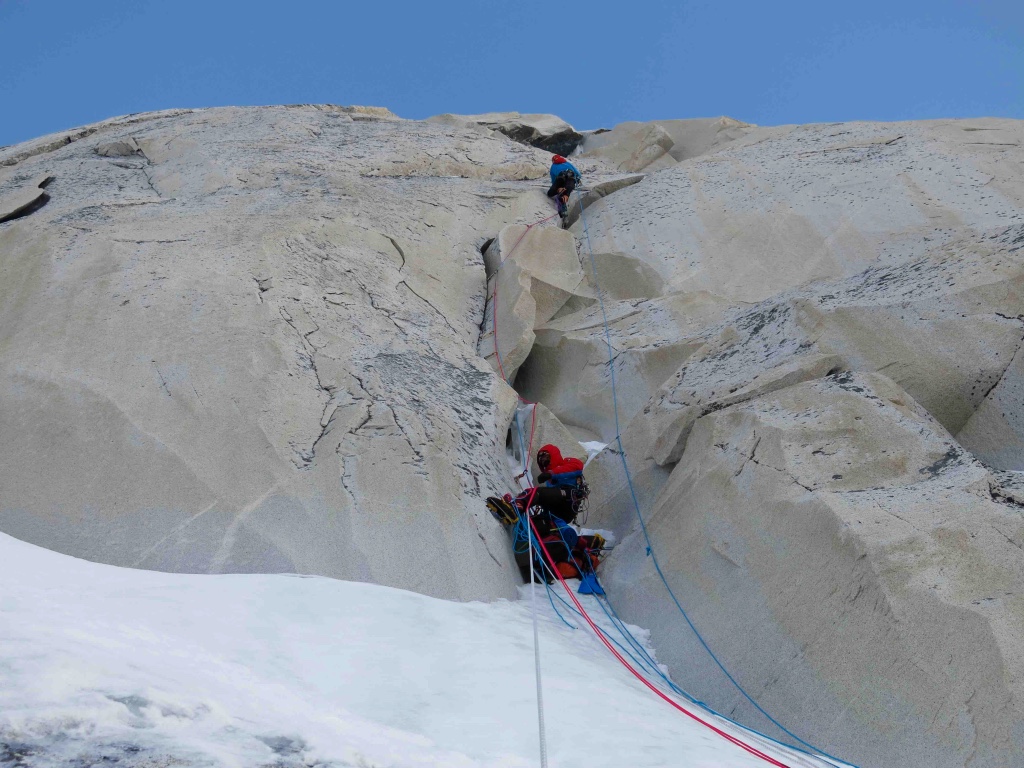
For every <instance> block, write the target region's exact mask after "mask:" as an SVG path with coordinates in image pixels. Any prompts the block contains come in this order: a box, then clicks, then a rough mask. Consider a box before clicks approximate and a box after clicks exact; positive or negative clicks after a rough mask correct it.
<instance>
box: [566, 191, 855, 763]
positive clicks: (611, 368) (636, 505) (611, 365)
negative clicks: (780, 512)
mask: <svg viewBox="0 0 1024 768" xmlns="http://www.w3.org/2000/svg"><path fill="white" fill-rule="evenodd" d="M577 202H578V203H579V205H580V221H581V222H582V224H583V233H584V237H585V241H586V245H587V254H588V256H589V259H590V268H591V272H592V273H593V276H594V292H595V293H596V294H597V300H598V304H599V305H600V308H601V320H602V323H603V325H604V338H605V344H606V345H607V347H608V375H609V378H610V380H611V390H612V409H613V411H614V416H615V443H616V445H617V447H618V453H619V458H620V460H621V461H622V471H623V473H624V474H625V476H626V484H627V485H628V486H629V495H630V497H631V498H632V501H633V509H634V510H635V512H636V516H637V519H638V520H639V521H640V529H641V531H643V535H644V541H645V542H646V544H647V555H648V556H649V557H650V558H651V561H652V563H653V564H654V568H655V570H656V571H657V573H658V577H659V578H660V579H661V583H662V584H664V585H665V589H666V590H667V591H668V594H669V596H670V597H671V598H672V602H673V603H675V606H676V608H678V609H679V612H680V613H681V614H682V616H683V618H684V619H685V620H686V623H687V625H689V627H690V629H691V630H692V631H693V634H694V636H695V637H696V638H697V639H698V640H699V641H700V644H701V645H702V646H703V648H704V650H705V651H707V652H708V655H709V656H710V657H711V658H712V659H713V660H714V662H715V664H716V665H717V666H718V668H719V669H720V670H721V671H722V673H723V674H724V675H725V676H726V678H727V679H728V680H729V682H730V683H732V684H733V686H734V687H735V688H736V690H737V691H739V692H740V693H741V694H742V695H743V697H744V698H745V699H746V700H747V701H749V702H750V703H751V704H752V705H753V706H754V707H755V708H756V709H757V711H758V712H760V713H761V714H762V715H764V716H765V717H766V718H768V720H770V721H771V722H772V724H774V725H775V726H776V727H777V728H778V729H779V730H780V731H782V732H783V733H785V734H786V735H787V736H789V737H790V738H792V739H795V740H796V741H798V742H799V743H800V744H803V745H804V746H805V747H807V748H808V749H810V750H813V751H814V752H816V753H818V754H820V755H822V756H824V757H827V758H829V759H830V760H835V761H837V762H843V761H841V760H840V759H839V758H837V757H834V756H833V755H830V754H829V753H828V752H825V751H824V750H822V749H819V748H818V747H815V746H814V745H813V744H810V743H808V742H806V741H804V740H803V739H801V738H800V737H799V736H797V735H796V734H795V733H793V732H792V731H791V730H789V729H788V728H786V727H785V726H784V725H783V724H782V723H780V722H779V721H778V720H776V719H775V718H774V717H772V716H771V715H770V714H768V712H767V711H765V709H764V708H763V707H762V706H761V705H760V704H758V703H757V702H756V701H755V700H754V698H753V697H752V696H751V695H750V694H749V693H747V692H746V690H745V689H744V688H743V686H741V685H740V684H739V682H737V681H736V678H734V677H733V676H732V675H731V674H730V673H729V670H728V669H726V668H725V665H724V664H723V663H722V662H721V660H720V659H719V658H718V656H716V655H715V653H714V651H712V650H711V647H710V646H709V645H708V644H707V642H706V641H705V640H704V637H703V636H702V635H701V633H700V632H699V631H698V630H697V627H696V626H695V625H694V623H693V621H691V620H690V617H689V615H688V614H687V613H686V611H685V610H684V608H683V606H682V605H681V604H680V602H679V599H678V598H677V597H676V595H675V592H673V590H672V587H671V586H670V585H669V583H668V579H666V578H665V574H664V573H663V572H662V570H661V564H660V563H659V562H658V556H657V554H655V552H654V545H653V544H652V543H651V537H650V534H649V533H648V531H647V524H646V522H645V521H644V517H643V515H642V514H641V512H640V502H639V501H638V500H637V497H636V489H635V488H634V487H633V478H632V475H631V474H630V471H629V465H628V463H627V461H626V449H625V447H624V446H623V445H622V435H621V428H620V426H619V402H618V394H617V390H616V386H615V362H614V360H615V352H614V348H613V347H612V340H611V330H610V328H609V325H608V313H607V311H606V309H605V305H604V296H603V293H602V291H601V286H600V284H599V283H598V280H597V263H596V262H595V260H594V250H593V247H592V246H591V243H590V229H589V227H588V226H587V218H586V215H585V214H584V206H583V199H582V197H581V196H580V195H579V193H578V192H577ZM848 765H852V764H849V763H848ZM854 768H856V766H854Z"/></svg>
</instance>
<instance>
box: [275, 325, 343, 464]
mask: <svg viewBox="0 0 1024 768" xmlns="http://www.w3.org/2000/svg"><path fill="white" fill-rule="evenodd" d="M278 313H279V314H280V315H281V319H282V320H284V321H285V322H286V323H287V324H288V325H289V326H290V327H291V329H292V330H293V331H295V334H296V335H297V336H298V337H299V342H300V344H301V345H302V349H301V350H300V351H299V356H300V359H302V360H303V361H304V362H305V365H303V366H302V367H303V368H305V369H306V370H308V371H310V372H311V373H312V374H313V378H314V379H315V380H316V388H317V389H318V390H320V391H321V392H323V393H324V394H326V395H327V402H326V403H325V404H324V409H323V412H322V413H321V416H320V430H319V432H318V434H317V436H316V438H315V439H314V440H313V443H312V445H311V446H310V447H309V448H308V449H305V448H298V447H296V446H295V445H294V444H292V450H293V451H294V452H295V454H296V456H297V457H298V459H297V460H296V459H295V458H293V459H292V463H293V464H295V466H296V468H297V469H309V468H310V466H312V464H313V459H315V458H316V448H317V445H318V444H319V443H320V441H321V440H322V439H323V438H324V436H325V435H326V434H327V432H328V431H329V430H330V427H331V424H332V423H333V421H334V413H335V411H336V410H337V407H335V408H334V409H333V410H331V413H330V415H329V416H328V409H330V408H331V405H332V403H333V398H334V388H333V387H329V386H327V385H325V384H324V383H323V380H322V379H321V378H320V370H319V369H318V368H317V363H316V355H317V348H316V346H315V345H314V344H313V343H312V341H310V338H309V337H310V336H312V335H313V334H314V333H316V332H317V331H319V330H320V326H319V325H318V324H317V323H316V321H315V320H313V319H312V318H309V321H310V322H311V323H312V324H313V330H312V331H309V332H308V333H303V332H302V331H301V330H299V328H298V326H297V325H295V320H294V319H293V318H292V316H291V315H290V314H289V313H288V310H287V309H285V308H284V307H280V308H279V309H278ZM307 317H309V316H308V314H307Z"/></svg>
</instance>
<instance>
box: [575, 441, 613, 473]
mask: <svg viewBox="0 0 1024 768" xmlns="http://www.w3.org/2000/svg"><path fill="white" fill-rule="evenodd" d="M580 445H582V446H583V450H585V451H586V452H587V464H589V463H590V462H591V460H592V459H593V458H594V457H595V456H597V454H599V453H600V452H601V451H603V450H604V449H605V448H607V447H608V443H599V442H597V441H596V440H591V441H588V442H586V443H580ZM584 467H586V464H584Z"/></svg>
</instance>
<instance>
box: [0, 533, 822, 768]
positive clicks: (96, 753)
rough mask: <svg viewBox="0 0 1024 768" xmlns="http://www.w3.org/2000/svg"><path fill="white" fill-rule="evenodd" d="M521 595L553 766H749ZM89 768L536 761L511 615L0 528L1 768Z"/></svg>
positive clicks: (506, 610)
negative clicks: (142, 563) (74, 553)
mask: <svg viewBox="0 0 1024 768" xmlns="http://www.w3.org/2000/svg"><path fill="white" fill-rule="evenodd" d="M396 556H397V553H396ZM524 589H525V588H524ZM538 596H539V597H540V598H542V599H541V600H538V601H537V604H538V606H541V607H542V608H543V609H544V612H543V614H542V621H541V649H542V656H543V674H544V685H545V688H544V696H545V706H546V712H547V725H548V745H549V755H550V764H551V766H552V768H557V767H558V766H565V767H568V766H577V765H582V764H586V765H587V766H588V768H602V767H603V766H608V767H609V768H611V767H612V766H614V767H615V768H621V767H622V766H631V768H642V767H643V766H651V767H653V766H687V768H702V767H703V768H712V767H714V768H727V767H729V766H736V767H737V768H738V767H739V766H754V765H764V764H765V763H762V762H761V761H759V760H758V759H756V758H754V757H752V756H750V755H747V754H746V753H744V752H742V751H741V750H740V749H739V748H737V747H735V746H733V745H731V744H729V743H727V742H725V741H724V740H723V739H722V738H721V737H719V736H717V735H715V734H714V733H712V732H711V731H709V730H707V729H704V728H703V727H701V726H700V725H698V724H696V723H694V722H692V721H690V720H688V719H687V718H685V717H684V716H682V715H681V714H679V713H678V712H676V711H674V710H673V709H671V708H670V707H669V706H667V705H666V704H664V703H663V702H661V701H659V700H658V699H657V698H655V697H654V696H653V695H652V694H651V693H650V692H648V691H646V690H645V689H644V688H643V687H642V686H641V685H640V684H639V683H638V682H637V681H635V680H633V679H632V678H631V677H630V676H629V674H628V672H626V671H625V670H624V669H622V668H621V667H618V666H617V665H616V663H615V662H614V661H613V660H612V659H611V657H610V656H609V655H608V654H607V653H606V652H605V651H604V649H603V648H601V647H600V646H599V645H598V643H597V641H596V640H595V639H594V638H593V637H592V636H591V635H588V634H585V631H584V630H583V629H580V630H576V631H573V630H570V629H569V628H567V627H566V626H565V625H564V624H562V623H561V622H560V621H559V620H558V619H557V617H555V616H554V614H553V613H552V612H551V608H550V607H549V605H548V601H547V600H546V599H545V598H544V595H543V592H541V593H539V595H538ZM641 636H642V635H641ZM759 746H760V747H761V748H764V744H763V743H762V744H760V745H759ZM774 754H776V755H778V754H779V750H775V752H774ZM784 759H785V761H786V762H787V763H788V764H789V765H793V766H798V765H799V766H806V765H817V763H814V762H812V761H810V760H809V759H807V758H802V757H797V758H791V757H786V758H784ZM96 763H103V764H110V763H116V764H117V765H120V766H174V765H201V766H207V765H210V766H278V767H284V766H289V767H290V766H300V765H309V766H313V765H315V766H338V767H340V766H356V767H358V768H369V767H370V766H373V767H374V768H385V767H387V768H399V767H402V768H404V767H405V766H409V767H412V766H417V767H418V766H431V767H433V766H446V767H451V768H462V767H463V766H465V767H466V768H469V767H470V766H473V767H476V766H481V767H483V766H487V767H491V766H495V767H496V766H509V767H510V768H513V767H515V766H535V765H537V764H538V747H537V720H536V703H535V692H534V675H533V640H532V624H531V619H530V609H529V601H520V602H507V601H500V602H496V603H489V604H484V603H454V602H446V601H443V600H438V599H434V598H429V597H424V596H422V595H419V594H415V593H412V592H405V591H401V590H397V589H392V588H387V587H380V586H376V585H371V584H361V583H352V582H343V581H334V580H331V579H327V578H321V577H298V576H287V575H224V576H208V575H182V574H168V573H157V572H150V571H138V570H129V569H123V568H117V567H113V566H108V565H100V564H96V563H91V562H87V561H84V560H78V559H75V558H71V557H68V556H65V555H61V554H57V553H54V552H50V551H48V550H44V549H40V548H38V547H35V546H33V545H31V544H27V543H24V542H22V541H19V540H17V539H13V538H11V537H9V536H6V535H4V534H0V765H18V766H30V767H32V768H37V767H41V766H56V765H61V766H66V765H72V766H75V765H77V766H88V765H94V764H96Z"/></svg>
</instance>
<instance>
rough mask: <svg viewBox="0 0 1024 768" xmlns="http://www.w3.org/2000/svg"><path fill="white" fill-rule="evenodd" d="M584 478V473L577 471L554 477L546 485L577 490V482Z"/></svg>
mask: <svg viewBox="0 0 1024 768" xmlns="http://www.w3.org/2000/svg"><path fill="white" fill-rule="evenodd" d="M581 477H583V472H582V471H580V470H576V471H575V472H562V473H561V474H558V475H552V476H551V479H550V480H548V481H547V482H546V483H544V485H547V486H549V487H552V488H575V487H576V481H577V480H578V479H579V478H581Z"/></svg>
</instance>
